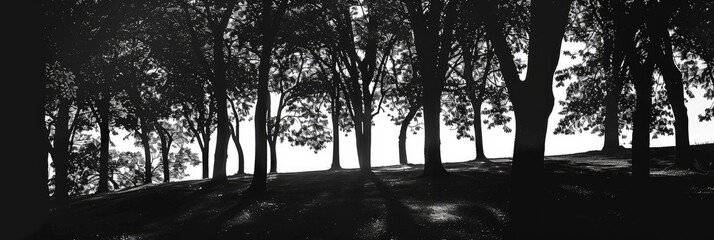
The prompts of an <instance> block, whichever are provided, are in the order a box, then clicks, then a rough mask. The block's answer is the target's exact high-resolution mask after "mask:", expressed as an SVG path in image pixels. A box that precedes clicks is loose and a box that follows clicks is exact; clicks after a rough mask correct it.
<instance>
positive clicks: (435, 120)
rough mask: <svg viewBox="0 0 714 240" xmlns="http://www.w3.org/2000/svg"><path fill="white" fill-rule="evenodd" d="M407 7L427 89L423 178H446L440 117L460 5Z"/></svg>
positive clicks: (410, 4) (409, 3)
mask: <svg viewBox="0 0 714 240" xmlns="http://www.w3.org/2000/svg"><path fill="white" fill-rule="evenodd" d="M404 4H405V5H406V9H407V12H408V13H409V14H408V16H409V24H410V26H411V28H412V32H413V33H414V45H415V47H416V53H417V57H416V59H417V64H416V69H417V72H418V73H419V77H420V78H421V79H422V83H423V86H424V87H423V93H422V96H423V100H422V101H423V103H424V174H423V176H426V177H431V176H443V175H445V174H446V170H445V169H444V167H443V166H442V164H441V147H440V144H441V143H440V132H441V131H440V127H441V124H440V122H439V115H440V114H441V94H442V91H443V88H444V82H445V81H446V73H447V70H448V65H449V61H450V60H451V53H452V51H453V49H452V48H453V46H452V45H453V41H454V36H453V30H454V25H455V21H456V9H457V7H458V5H459V2H458V1H448V2H447V1H442V0H435V1H429V4H428V5H427V6H428V7H427V8H426V9H425V8H424V7H423V5H422V2H421V1H404Z"/></svg>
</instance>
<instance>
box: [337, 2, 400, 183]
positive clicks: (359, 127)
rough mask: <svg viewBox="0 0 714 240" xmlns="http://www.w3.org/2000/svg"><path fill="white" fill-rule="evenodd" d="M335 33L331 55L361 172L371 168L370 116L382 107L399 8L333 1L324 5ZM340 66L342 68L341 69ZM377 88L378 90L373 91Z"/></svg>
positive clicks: (382, 4)
mask: <svg viewBox="0 0 714 240" xmlns="http://www.w3.org/2000/svg"><path fill="white" fill-rule="evenodd" d="M325 8H326V10H327V11H328V14H330V16H331V21H329V22H328V24H332V26H329V27H327V28H326V29H332V30H333V31H334V34H333V35H334V36H336V39H337V44H336V46H334V47H335V48H333V49H334V50H333V51H334V52H333V54H334V56H332V57H334V58H337V59H339V63H340V64H339V65H340V67H339V68H340V71H339V72H340V75H342V74H345V75H346V76H345V77H341V79H342V80H343V81H344V82H343V83H342V84H341V90H342V92H343V94H344V95H345V98H346V100H347V101H346V102H345V104H346V107H347V109H348V112H349V115H350V118H351V119H352V123H353V124H352V125H353V127H354V133H355V139H356V140H357V141H356V144H357V158H358V160H359V166H360V170H361V171H362V172H365V173H368V172H371V171H372V170H371V165H372V163H371V154H372V153H371V144H372V125H373V124H374V123H373V121H372V119H373V118H374V116H376V115H377V114H379V113H380V112H381V110H382V106H381V105H382V103H383V102H384V98H385V95H386V94H385V93H386V92H387V88H388V87H387V86H385V82H384V79H385V75H386V65H387V62H388V57H389V56H390V55H391V51H392V50H393V49H394V44H395V43H396V42H397V41H398V40H399V38H401V37H403V36H404V34H402V33H400V32H399V31H398V30H399V28H400V25H401V21H400V20H399V18H398V16H395V15H394V14H393V13H394V12H399V11H401V8H400V7H399V6H398V5H396V4H394V3H388V2H379V1H377V2H372V1H367V2H359V3H357V4H356V5H351V4H349V3H344V2H337V3H335V4H326V5H325ZM342 68H344V70H342ZM377 89H379V92H378V91H377Z"/></svg>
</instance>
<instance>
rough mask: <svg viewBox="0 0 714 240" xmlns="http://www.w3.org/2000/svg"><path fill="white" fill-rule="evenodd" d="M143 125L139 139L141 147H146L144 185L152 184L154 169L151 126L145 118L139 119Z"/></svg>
mask: <svg viewBox="0 0 714 240" xmlns="http://www.w3.org/2000/svg"><path fill="white" fill-rule="evenodd" d="M139 121H140V124H141V132H138V133H139V137H140V138H141V145H142V146H143V147H144V184H150V183H151V182H152V181H151V179H152V178H153V170H154V169H153V168H152V166H151V165H152V163H151V143H150V142H149V134H151V132H150V131H149V125H148V123H147V122H148V121H146V119H145V118H143V117H141V118H139Z"/></svg>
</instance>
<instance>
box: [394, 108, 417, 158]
mask: <svg viewBox="0 0 714 240" xmlns="http://www.w3.org/2000/svg"><path fill="white" fill-rule="evenodd" d="M419 108H421V106H420V105H417V106H412V107H410V108H409V112H408V113H407V115H406V116H405V117H404V120H402V123H401V126H400V127H399V164H401V165H407V164H408V163H409V161H408V160H407V130H408V129H409V123H411V121H412V120H413V119H414V116H416V113H417V112H418V111H419Z"/></svg>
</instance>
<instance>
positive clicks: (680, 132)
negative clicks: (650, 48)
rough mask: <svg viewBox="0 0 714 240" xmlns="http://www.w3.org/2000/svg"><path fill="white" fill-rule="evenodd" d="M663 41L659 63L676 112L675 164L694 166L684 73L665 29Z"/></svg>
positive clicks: (684, 166)
mask: <svg viewBox="0 0 714 240" xmlns="http://www.w3.org/2000/svg"><path fill="white" fill-rule="evenodd" d="M659 34H661V36H662V39H663V40H664V41H663V45H662V48H663V51H662V53H660V54H657V55H656V56H657V58H658V59H657V65H658V66H659V69H660V71H661V72H662V76H663V78H664V83H665V88H666V89H667V101H668V102H669V104H670V105H671V106H672V112H674V132H675V142H676V147H675V148H676V154H677V155H676V156H675V161H674V166H675V167H678V168H683V169H692V168H694V158H693V156H692V149H691V146H690V145H689V117H688V116H687V106H685V105H684V101H685V99H684V85H683V83H682V73H681V72H680V71H679V68H678V67H677V65H676V64H675V62H674V56H673V54H672V47H671V46H672V44H671V40H670V36H669V32H668V31H667V30H666V29H665V30H663V31H660V33H659Z"/></svg>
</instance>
